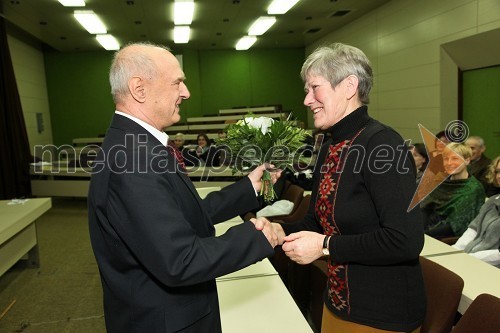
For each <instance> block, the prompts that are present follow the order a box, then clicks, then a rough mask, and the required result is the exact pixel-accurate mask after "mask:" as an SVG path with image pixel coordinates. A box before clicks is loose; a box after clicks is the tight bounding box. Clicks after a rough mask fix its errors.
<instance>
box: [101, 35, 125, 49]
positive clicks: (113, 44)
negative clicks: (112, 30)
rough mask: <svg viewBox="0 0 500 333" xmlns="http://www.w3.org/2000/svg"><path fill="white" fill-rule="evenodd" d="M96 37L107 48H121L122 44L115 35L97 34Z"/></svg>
mask: <svg viewBox="0 0 500 333" xmlns="http://www.w3.org/2000/svg"><path fill="white" fill-rule="evenodd" d="M95 38H96V39H97V41H98V42H99V44H101V45H102V47H104V48H105V49H106V50H109V51H110V50H118V49H119V48H120V44H118V41H117V40H116V38H115V37H114V36H113V35H97V36H95Z"/></svg>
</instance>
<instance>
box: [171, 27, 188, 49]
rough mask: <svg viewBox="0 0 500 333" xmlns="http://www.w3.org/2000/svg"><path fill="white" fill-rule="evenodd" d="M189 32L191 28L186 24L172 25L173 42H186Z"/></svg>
mask: <svg viewBox="0 0 500 333" xmlns="http://www.w3.org/2000/svg"><path fill="white" fill-rule="evenodd" d="M190 34H191V28H190V27H189V26H187V25H183V26H177V27H174V43H175V44H186V43H187V42H189V35H190Z"/></svg>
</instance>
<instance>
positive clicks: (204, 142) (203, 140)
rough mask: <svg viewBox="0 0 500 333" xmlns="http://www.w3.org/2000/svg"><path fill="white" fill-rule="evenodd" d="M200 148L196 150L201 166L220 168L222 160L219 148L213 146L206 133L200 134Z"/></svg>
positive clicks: (198, 140) (198, 138)
mask: <svg viewBox="0 0 500 333" xmlns="http://www.w3.org/2000/svg"><path fill="white" fill-rule="evenodd" d="M196 140H197V142H198V146H197V147H196V149H195V151H194V152H195V154H196V157H197V158H198V160H199V161H200V165H205V166H219V165H220V159H219V155H218V152H217V148H216V147H215V146H213V145H212V142H211V140H210V139H209V138H208V135H206V134H205V133H201V134H198V137H197V139H196Z"/></svg>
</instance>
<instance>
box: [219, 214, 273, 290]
mask: <svg viewBox="0 0 500 333" xmlns="http://www.w3.org/2000/svg"><path fill="white" fill-rule="evenodd" d="M242 222H243V220H242V219H241V218H240V217H239V216H238V217H235V218H233V219H231V220H229V221H226V222H222V223H219V224H216V225H215V234H216V235H217V236H220V235H222V234H223V233H225V232H226V231H227V229H229V228H231V227H233V226H235V225H238V224H240V223H242ZM270 275H278V272H276V270H275V269H274V267H273V265H271V262H269V259H267V258H266V259H264V260H262V261H259V262H256V263H255V264H253V265H250V266H247V267H245V268H242V269H240V270H239V271H236V272H233V273H229V274H227V275H224V276H221V277H218V278H217V281H223V280H237V279H242V278H256V277H261V276H270Z"/></svg>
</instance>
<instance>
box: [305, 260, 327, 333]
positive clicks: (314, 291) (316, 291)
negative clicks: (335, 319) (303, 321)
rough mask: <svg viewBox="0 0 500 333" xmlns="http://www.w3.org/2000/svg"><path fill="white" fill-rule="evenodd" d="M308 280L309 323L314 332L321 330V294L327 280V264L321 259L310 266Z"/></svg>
mask: <svg viewBox="0 0 500 333" xmlns="http://www.w3.org/2000/svg"><path fill="white" fill-rule="evenodd" d="M310 268H311V271H310V279H311V282H310V284H309V288H310V289H311V290H310V293H311V296H310V297H311V298H310V300H309V310H310V315H309V317H310V318H311V322H312V324H313V326H314V329H315V332H319V331H320V330H321V322H322V317H323V304H324V302H323V292H324V290H325V288H326V281H327V279H328V273H327V270H328V264H327V262H326V260H324V259H323V258H320V259H317V260H315V261H313V262H312V263H311V264H310Z"/></svg>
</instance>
